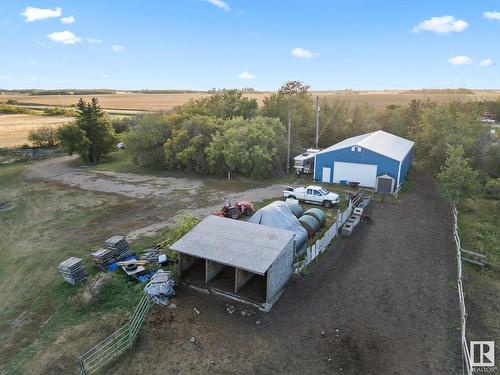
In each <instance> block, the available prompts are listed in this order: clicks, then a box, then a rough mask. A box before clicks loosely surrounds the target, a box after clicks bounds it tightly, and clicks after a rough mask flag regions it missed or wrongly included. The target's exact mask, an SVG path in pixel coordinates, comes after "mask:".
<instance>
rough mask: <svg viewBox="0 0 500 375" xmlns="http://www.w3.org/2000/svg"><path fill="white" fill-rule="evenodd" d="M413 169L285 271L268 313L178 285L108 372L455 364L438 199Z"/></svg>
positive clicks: (353, 369)
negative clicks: (321, 247)
mask: <svg viewBox="0 0 500 375" xmlns="http://www.w3.org/2000/svg"><path fill="white" fill-rule="evenodd" d="M414 178H415V183H414V189H413V192H412V193H407V194H404V195H403V196H402V197H401V200H400V202H399V203H398V204H396V205H393V204H384V205H383V206H382V205H381V204H380V203H374V204H373V205H372V208H371V216H372V217H373V221H374V222H373V224H371V225H368V224H362V225H361V227H360V228H359V230H357V231H356V232H355V233H354V235H353V237H351V238H349V239H342V240H340V241H339V242H337V243H336V245H335V247H334V248H331V249H329V251H328V252H327V253H326V254H325V255H324V256H323V257H321V258H319V261H318V262H317V263H315V264H313V265H312V267H311V268H310V269H309V270H308V273H307V275H306V276H302V277H299V278H297V279H294V280H292V281H291V282H290V283H289V284H288V287H287V288H286V290H285V293H284V294H283V295H282V297H281V299H280V300H279V301H278V302H277V304H276V305H275V306H274V307H273V309H272V310H271V312H269V313H267V314H265V313H260V312H255V311H252V309H250V308H248V307H247V306H244V305H241V306H240V305H237V304H235V303H230V304H231V305H235V306H236V307H237V311H236V312H235V313H233V314H228V312H227V311H226V306H227V305H228V304H229V302H228V301H226V300H223V299H221V298H218V297H214V296H208V295H203V294H199V293H197V292H195V291H192V290H191V289H189V288H188V287H181V288H180V290H179V296H178V298H176V299H175V303H176V305H177V308H176V309H168V308H156V307H155V308H154V310H153V311H152V313H150V315H149V318H148V320H147V322H146V324H145V326H144V328H143V331H142V332H141V333H140V336H139V340H138V342H137V345H136V347H135V348H134V350H133V351H131V352H130V353H128V354H127V355H125V356H124V357H122V358H121V360H120V361H119V362H117V363H116V364H115V365H114V367H112V368H111V370H110V373H111V374H137V373H147V374H150V375H156V374H158V375H159V374H165V373H168V374H206V373H209V374H232V373H238V374H282V373H287V374H356V375H357V374H377V375H379V374H401V375H403V374H404V375H408V374H415V375H420V374H439V375H443V374H455V373H457V371H458V370H457V367H459V366H460V359H459V358H460V354H459V350H460V346H459V331H458V330H457V326H458V324H459V314H458V305H457V296H456V292H455V290H454V278H455V275H454V264H455V263H454V258H453V252H452V245H451V237H450V232H449V228H450V223H449V221H448V216H447V213H448V210H447V209H446V207H444V206H442V205H441V203H440V201H439V198H438V196H437V194H436V192H435V190H434V187H433V184H432V181H430V180H429V179H428V178H426V177H425V176H423V175H420V174H417V175H416V176H415V177H414ZM195 307H196V309H197V310H199V311H200V314H199V315H198V314H197V313H196V312H195V311H194V310H193V309H194V308H195ZM243 309H244V310H245V312H246V313H245V316H243V315H242V314H241V311H242V310H243ZM248 312H250V313H252V312H253V314H252V315H250V316H249V314H248ZM257 321H259V322H260V324H257V323H256V322H257ZM322 332H324V334H322ZM191 337H194V338H195V343H194V344H193V343H192V342H191V341H190V338H191Z"/></svg>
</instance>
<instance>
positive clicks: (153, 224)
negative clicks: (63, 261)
mask: <svg viewBox="0 0 500 375" xmlns="http://www.w3.org/2000/svg"><path fill="white" fill-rule="evenodd" d="M75 160H76V157H75V156H64V157H60V158H54V159H49V160H44V161H40V162H37V163H34V164H33V165H31V166H30V167H29V168H27V169H26V171H25V173H24V177H25V178H28V179H39V180H45V181H51V182H53V183H57V184H63V185H67V186H71V187H76V188H79V189H83V190H89V191H95V192H101V193H108V194H118V195H121V196H123V197H125V198H127V199H129V200H130V201H131V202H135V203H134V204H133V207H134V208H133V212H131V213H130V214H129V217H128V219H127V218H126V217H124V216H123V215H120V214H119V216H120V217H119V220H118V218H114V217H113V216H114V214H113V215H111V214H110V218H111V219H113V220H112V221H113V222H115V223H119V224H120V227H121V228H128V235H127V239H128V240H130V241H133V240H136V239H137V238H139V237H141V236H153V235H155V234H157V233H158V232H161V231H163V230H165V229H167V228H168V227H170V226H171V225H173V224H175V223H176V222H177V221H178V220H179V219H180V217H181V216H182V215H184V214H191V215H194V216H197V217H200V218H203V217H205V216H207V215H210V214H211V213H213V212H216V211H219V210H220V208H221V206H222V204H223V198H224V197H229V198H230V199H232V200H234V201H238V200H243V199H244V200H250V201H260V200H263V199H269V198H273V197H279V196H281V193H282V190H283V185H278V184H275V185H270V186H266V187H257V188H253V189H249V190H247V189H246V188H245V186H244V185H245V184H243V185H242V186H239V187H235V186H233V185H231V186H229V187H228V188H227V189H226V190H225V189H224V184H211V185H214V186H207V184H205V182H204V181H203V180H202V179H201V178H200V179H197V178H181V177H156V176H147V175H138V174H133V173H117V172H101V171H91V170H87V169H84V168H76V167H73V166H72V164H73V163H74V161H75ZM127 211H129V210H127Z"/></svg>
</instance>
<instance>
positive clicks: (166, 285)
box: [144, 269, 175, 306]
mask: <svg viewBox="0 0 500 375" xmlns="http://www.w3.org/2000/svg"><path fill="white" fill-rule="evenodd" d="M174 286H175V281H174V280H172V279H171V278H170V272H168V271H164V270H162V269H159V270H158V271H157V272H156V273H155V274H154V275H153V277H151V281H150V282H149V283H148V285H146V287H145V288H144V292H146V294H147V295H148V296H149V297H150V298H151V299H152V300H153V301H154V302H155V303H156V304H158V305H163V306H166V305H168V301H169V299H170V297H172V296H174V295H175V291H174Z"/></svg>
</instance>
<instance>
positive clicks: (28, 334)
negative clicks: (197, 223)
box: [0, 163, 161, 374]
mask: <svg viewBox="0 0 500 375" xmlns="http://www.w3.org/2000/svg"><path fill="white" fill-rule="evenodd" d="M25 165H26V164H24V163H15V164H11V165H7V166H0V202H4V201H12V203H13V207H12V208H11V209H8V210H1V211H0V222H1V225H0V239H1V241H0V255H1V259H2V262H0V373H2V374H3V373H6V374H38V373H42V372H44V371H46V372H47V373H49V372H50V373H61V374H63V373H73V366H74V359H75V358H76V357H77V356H78V354H81V353H83V351H85V350H86V349H88V348H90V347H91V346H92V345H93V344H95V342H96V341H97V340H99V339H101V338H103V337H104V336H105V335H106V334H108V333H111V332H113V331H114V330H115V329H116V328H118V327H119V326H120V325H121V324H122V323H124V322H125V321H126V318H127V316H128V315H130V314H131V313H132V312H133V308H134V306H135V305H136V303H137V301H138V299H139V298H140V293H141V290H142V286H141V285H140V284H138V283H136V282H133V281H130V280H129V279H127V277H126V276H125V275H124V274H122V273H121V272H114V273H112V274H111V277H110V279H109V280H108V282H107V283H105V284H104V286H103V288H102V290H101V293H100V294H99V298H98V300H97V301H96V302H94V303H84V302H82V298H81V295H82V293H83V291H84V290H85V289H86V287H87V286H88V285H89V283H90V282H91V281H92V280H93V279H95V278H96V277H98V272H97V270H96V269H95V268H94V267H93V266H92V264H91V263H90V256H89V253H90V252H91V251H92V250H95V249H97V248H99V247H102V246H103V245H104V240H105V239H106V238H108V237H109V236H110V235H112V234H113V231H114V230H116V231H117V233H120V231H119V230H118V229H117V228H119V226H118V227H116V226H115V224H114V223H113V221H112V220H110V217H109V216H110V215H113V213H114V212H117V211H118V210H122V209H123V208H124V207H127V206H131V205H133V204H134V202H133V201H129V200H127V199H124V198H123V197H118V196H114V195H109V194H99V193H93V192H89V191H83V190H78V189H73V188H69V187H66V186H60V185H57V184H53V183H45V182H36V181H28V180H26V179H24V178H23V177H22V171H23V169H24V168H25ZM116 225H118V224H116ZM160 237H161V236H157V237H154V238H145V239H140V240H138V241H137V242H136V243H135V244H132V247H133V248H134V250H141V249H144V248H146V247H149V246H151V245H153V244H156V243H157V242H158V241H159V239H160ZM70 256H77V257H81V258H83V259H84V261H85V266H86V269H87V272H88V273H89V279H88V280H87V282H85V283H83V284H82V285H80V286H71V285H69V284H65V283H64V282H63V279H62V277H61V276H60V274H59V272H58V270H57V266H58V264H59V263H60V262H61V261H63V260H65V259H66V258H68V257H70ZM101 274H102V273H101ZM65 357H67V358H65ZM60 366H68V367H60Z"/></svg>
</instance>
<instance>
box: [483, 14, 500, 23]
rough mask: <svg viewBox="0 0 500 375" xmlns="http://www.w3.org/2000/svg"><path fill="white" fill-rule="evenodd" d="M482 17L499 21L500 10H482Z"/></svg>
mask: <svg viewBox="0 0 500 375" xmlns="http://www.w3.org/2000/svg"><path fill="white" fill-rule="evenodd" d="M483 17H484V18H487V19H489V20H494V21H500V12H484V13H483Z"/></svg>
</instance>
